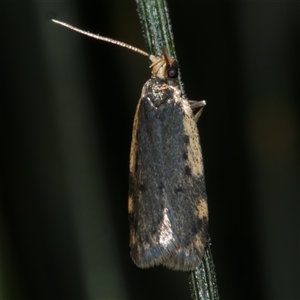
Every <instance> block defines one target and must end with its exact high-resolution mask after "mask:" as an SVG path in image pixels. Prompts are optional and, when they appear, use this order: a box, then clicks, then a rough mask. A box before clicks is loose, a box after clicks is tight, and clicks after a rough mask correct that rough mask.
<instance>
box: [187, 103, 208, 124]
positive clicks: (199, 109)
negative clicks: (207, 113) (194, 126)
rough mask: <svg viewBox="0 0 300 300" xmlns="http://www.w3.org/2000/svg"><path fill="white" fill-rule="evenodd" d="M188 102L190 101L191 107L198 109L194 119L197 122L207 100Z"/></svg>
mask: <svg viewBox="0 0 300 300" xmlns="http://www.w3.org/2000/svg"><path fill="white" fill-rule="evenodd" d="M188 102H189V104H190V107H191V109H192V110H193V111H194V110H198V111H197V112H196V114H195V115H194V120H195V122H196V123H197V122H198V120H199V118H200V116H201V114H202V111H203V108H204V106H205V105H206V102H205V100H202V101H194V100H189V101H188Z"/></svg>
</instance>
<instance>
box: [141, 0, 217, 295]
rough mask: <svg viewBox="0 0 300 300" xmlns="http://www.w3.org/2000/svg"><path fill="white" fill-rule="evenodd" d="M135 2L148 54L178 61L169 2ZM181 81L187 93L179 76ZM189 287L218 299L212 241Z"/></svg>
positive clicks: (191, 278)
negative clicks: (166, 53) (168, 56)
mask: <svg viewBox="0 0 300 300" xmlns="http://www.w3.org/2000/svg"><path fill="white" fill-rule="evenodd" d="M136 3H137V7H138V12H139V17H140V20H141V23H142V28H143V32H144V37H145V40H146V44H147V47H148V50H149V52H150V53H151V54H153V55H155V56H158V57H159V56H161V55H162V47H164V48H165V49H166V50H167V52H168V54H169V55H170V56H171V57H173V58H175V59H176V60H177V58H176V53H175V46H174V39H173V34H172V30H171V21H170V17H169V12H168V8H167V3H166V1H165V0H136ZM177 62H178V60H177ZM178 80H179V85H180V89H181V91H182V93H183V94H184V90H183V83H182V80H181V76H180V73H179V76H178ZM189 285H190V291H191V297H192V299H193V300H218V299H219V294H218V287H217V281H216V273H215V267H214V263H213V258H212V254H211V249H210V242H209V243H208V245H207V247H206V250H205V254H204V257H203V259H202V262H201V264H200V266H199V267H198V268H197V269H196V270H195V271H192V272H190V276H189Z"/></svg>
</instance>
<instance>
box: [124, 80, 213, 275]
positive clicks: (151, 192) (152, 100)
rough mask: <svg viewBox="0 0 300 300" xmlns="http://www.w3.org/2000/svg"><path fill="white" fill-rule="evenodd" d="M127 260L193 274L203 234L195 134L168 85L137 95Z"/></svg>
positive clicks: (185, 107)
mask: <svg viewBox="0 0 300 300" xmlns="http://www.w3.org/2000/svg"><path fill="white" fill-rule="evenodd" d="M128 207H129V218H130V247H131V257H132V259H133V261H134V262H135V263H136V264H137V266H139V267H141V268H148V267H151V266H154V265H164V266H166V267H168V268H170V269H174V270H182V271H189V270H193V269H195V268H196V267H197V266H198V265H199V263H200V261H201V259H202V256H203V252H204V247H205V243H206V237H207V229H208V210H207V202H206V192H205V185H204V175H203V164H202V155H201V148H200V144H199V134H198V130H197V126H196V123H195V121H194V117H193V112H192V110H191V108H190V105H189V103H188V101H187V100H185V99H183V98H182V96H181V93H180V90H179V89H178V87H177V83H176V81H175V80H173V79H165V80H163V79H158V78H155V77H153V78H151V79H150V80H148V81H147V82H146V84H145V85H144V88H143V90H142V96H141V99H140V101H139V104H138V107H137V110H136V115H135V119H134V126H133V136H132V144H131V152H130V186H129V204H128Z"/></svg>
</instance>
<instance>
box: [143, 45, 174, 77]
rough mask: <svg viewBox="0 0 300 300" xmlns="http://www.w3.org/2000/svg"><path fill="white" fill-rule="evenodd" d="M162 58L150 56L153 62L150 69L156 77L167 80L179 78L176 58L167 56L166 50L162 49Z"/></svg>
mask: <svg viewBox="0 0 300 300" xmlns="http://www.w3.org/2000/svg"><path fill="white" fill-rule="evenodd" d="M162 51H163V55H162V57H156V56H154V55H150V56H149V59H150V61H151V62H152V64H151V65H150V67H149V68H151V72H152V74H153V75H154V76H156V77H158V78H160V79H165V78H177V76H178V63H177V61H176V60H175V59H174V58H171V57H169V56H168V55H167V52H166V49H165V48H162Z"/></svg>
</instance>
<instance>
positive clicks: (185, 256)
mask: <svg viewBox="0 0 300 300" xmlns="http://www.w3.org/2000/svg"><path fill="white" fill-rule="evenodd" d="M53 21H54V22H55V23H58V24H60V25H63V26H65V27H68V28H70V29H72V30H74V31H77V32H80V33H82V34H85V35H88V36H90V37H93V38H96V39H99V40H103V41H106V42H110V43H113V44H116V45H119V46H122V47H125V48H128V49H130V50H133V51H135V52H138V53H140V54H142V55H145V56H148V57H149V59H150V61H151V64H150V68H151V73H152V76H151V78H150V79H149V80H148V81H147V82H146V83H145V85H144V86H143V89H142V93H141V97H140V100H139V102H138V104H137V108H136V113H135V117H134V122H133V132H132V142H131V149H130V165H129V199H128V213H129V225H130V249H131V250H130V255H131V258H132V260H133V261H134V263H135V264H136V265H137V266H138V267H140V268H149V267H153V266H156V265H163V266H165V267H167V268H169V269H172V270H180V271H192V270H194V269H196V267H198V266H199V265H200V262H201V259H202V257H203V254H204V249H205V245H206V242H207V234H208V207H207V196H206V188H205V181H204V170H203V160H202V152H201V147H200V140H199V133H198V129H197V124H196V123H197V121H198V119H199V117H200V115H201V113H202V110H203V108H204V106H205V105H206V103H205V101H190V100H187V99H186V98H185V97H184V96H183V95H182V92H181V91H180V88H179V85H178V80H177V79H176V78H177V76H178V64H177V62H176V60H175V59H173V58H171V57H169V56H168V54H167V53H166V50H165V49H164V48H162V52H163V55H162V56H161V57H155V56H154V55H150V54H148V53H146V52H144V51H142V50H140V49H138V48H135V47H133V46H130V45H128V44H125V43H123V42H120V41H116V40H113V39H111V38H106V37H103V36H100V35H95V34H92V33H89V32H86V31H83V30H81V29H78V28H76V27H73V26H71V25H69V24H66V23H63V22H60V21H57V20H53Z"/></svg>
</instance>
